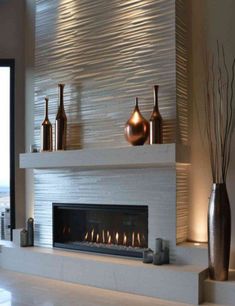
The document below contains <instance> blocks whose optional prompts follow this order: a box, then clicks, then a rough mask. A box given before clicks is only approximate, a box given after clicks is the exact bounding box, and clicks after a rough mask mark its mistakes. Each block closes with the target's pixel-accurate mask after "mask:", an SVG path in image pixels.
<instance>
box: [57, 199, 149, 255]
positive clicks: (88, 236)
mask: <svg viewBox="0 0 235 306" xmlns="http://www.w3.org/2000/svg"><path fill="white" fill-rule="evenodd" d="M52 215H53V246H54V247H57V248H66V249H73V250H80V251H88V252H97V253H103V254H113V255H120V256H130V257H139V258H140V257H142V252H143V250H144V249H145V248H147V247H148V206H139V205H138V206H137V205H136V206H135V205H98V204H58V203H53V214H52Z"/></svg>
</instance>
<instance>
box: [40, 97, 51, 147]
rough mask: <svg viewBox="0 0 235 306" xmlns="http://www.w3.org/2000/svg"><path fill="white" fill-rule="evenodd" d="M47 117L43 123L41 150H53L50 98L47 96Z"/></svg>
mask: <svg viewBox="0 0 235 306" xmlns="http://www.w3.org/2000/svg"><path fill="white" fill-rule="evenodd" d="M45 101H46V106H45V119H44V121H43V123H42V125H41V151H42V152H43V151H52V149H53V145H52V125H51V123H50V120H49V118H48V98H45Z"/></svg>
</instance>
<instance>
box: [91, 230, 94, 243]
mask: <svg viewBox="0 0 235 306" xmlns="http://www.w3.org/2000/svg"><path fill="white" fill-rule="evenodd" d="M94 232H95V230H94V228H93V229H92V231H91V241H93V238H94Z"/></svg>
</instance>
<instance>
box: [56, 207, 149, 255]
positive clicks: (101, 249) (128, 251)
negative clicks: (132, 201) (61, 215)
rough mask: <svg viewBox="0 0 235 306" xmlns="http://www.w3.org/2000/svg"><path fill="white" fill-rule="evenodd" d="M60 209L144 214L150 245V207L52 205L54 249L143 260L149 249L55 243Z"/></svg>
mask: <svg viewBox="0 0 235 306" xmlns="http://www.w3.org/2000/svg"><path fill="white" fill-rule="evenodd" d="M58 209H63V210H66V209H74V210H80V211H87V210H92V211H102V210H107V209H108V210H109V211H112V212H120V210H121V209H123V210H125V211H126V212H130V213H131V212H132V213H133V211H134V212H135V213H144V214H145V215H146V219H147V220H146V223H147V228H146V233H147V235H146V242H147V245H148V206H147V205H123V204H122V205H119V204H115V205H113V204H112V205H109V204H77V203H75V204H74V203H52V228H53V232H52V234H53V235H52V236H53V237H52V238H53V247H54V248H62V249H68V250H76V251H82V252H92V253H101V254H107V255H115V256H125V257H135V258H142V256H143V251H144V250H145V249H146V248H147V247H146V248H136V247H126V248H124V247H123V248H108V247H105V246H102V245H94V244H93V245H92V246H91V245H83V244H82V243H79V242H78V243H67V242H58V241H55V237H56V226H55V214H56V210H58Z"/></svg>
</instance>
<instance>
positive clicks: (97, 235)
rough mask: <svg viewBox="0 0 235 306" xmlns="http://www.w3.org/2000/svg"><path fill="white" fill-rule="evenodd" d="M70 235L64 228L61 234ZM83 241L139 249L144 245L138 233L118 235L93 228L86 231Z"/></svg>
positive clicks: (142, 238) (143, 239) (143, 237)
mask: <svg viewBox="0 0 235 306" xmlns="http://www.w3.org/2000/svg"><path fill="white" fill-rule="evenodd" d="M69 233H70V228H69V227H66V226H64V227H63V234H65V235H67V234H69ZM83 241H86V242H95V243H103V244H116V245H123V246H131V247H141V246H143V245H144V244H145V236H144V235H143V234H141V233H139V232H134V231H133V232H131V233H126V232H124V233H120V232H117V231H116V232H111V231H110V230H106V229H103V230H100V231H99V230H95V229H94V228H92V229H90V230H89V231H87V232H86V233H85V235H84V238H83Z"/></svg>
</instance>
